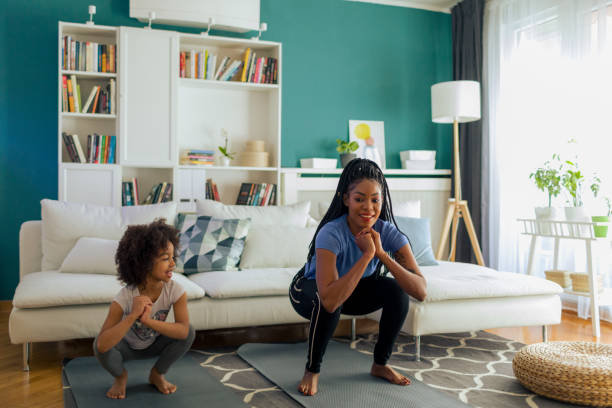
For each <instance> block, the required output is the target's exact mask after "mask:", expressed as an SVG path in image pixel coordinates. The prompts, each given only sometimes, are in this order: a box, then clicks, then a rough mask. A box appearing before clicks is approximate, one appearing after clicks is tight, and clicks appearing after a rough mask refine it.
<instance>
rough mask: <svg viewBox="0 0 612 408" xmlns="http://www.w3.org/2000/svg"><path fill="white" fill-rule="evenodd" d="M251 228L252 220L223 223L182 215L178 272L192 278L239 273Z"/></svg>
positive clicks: (178, 220)
mask: <svg viewBox="0 0 612 408" xmlns="http://www.w3.org/2000/svg"><path fill="white" fill-rule="evenodd" d="M250 225H251V219H250V218H246V219H220V218H214V217H209V216H202V215H201V216H198V215H197V214H182V213H179V215H178V217H177V226H176V227H177V229H178V230H179V251H178V258H177V261H176V269H177V272H184V273H185V275H190V274H192V273H197V272H208V271H226V270H234V269H237V268H236V265H238V262H240V256H241V255H242V250H243V249H244V241H245V239H246V236H247V233H248V232H249V226H250Z"/></svg>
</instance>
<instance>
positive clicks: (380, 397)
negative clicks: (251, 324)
mask: <svg viewBox="0 0 612 408" xmlns="http://www.w3.org/2000/svg"><path fill="white" fill-rule="evenodd" d="M307 350H308V347H307V345H306V343H296V344H254V343H249V344H245V345H243V346H241V347H240V348H239V349H238V355H239V356H240V357H242V358H243V359H244V360H246V361H247V362H248V363H249V364H250V365H252V366H253V367H255V368H256V369H257V371H259V372H260V373H261V374H263V375H264V376H265V377H266V378H268V379H269V380H270V381H272V382H273V383H275V384H276V385H278V386H279V387H281V388H282V389H283V391H285V392H286V393H287V394H289V396H291V398H293V399H295V400H296V401H297V402H299V403H300V404H302V405H303V406H305V407H307V408H315V407H334V408H336V407H350V408H359V407H363V408H371V407H389V408H394V407H397V408H400V407H401V408H418V407H427V408H438V407H439V408H454V407H463V408H464V407H466V406H468V405H466V404H464V403H463V402H461V401H459V400H458V399H457V398H455V397H452V396H450V395H447V394H444V393H442V392H441V391H437V390H435V389H433V388H431V387H429V386H427V385H425V384H423V383H422V382H420V381H417V380H415V379H414V378H412V377H410V376H408V377H409V378H410V380H411V381H412V384H410V385H408V386H399V385H394V384H390V383H389V382H387V381H385V380H383V379H380V378H376V377H373V376H371V375H370V368H371V366H372V357H371V356H367V355H364V354H362V353H359V352H357V351H355V350H351V349H350V348H349V345H348V344H343V343H339V342H336V341H331V342H330V343H329V345H328V346H327V350H326V352H325V357H324V359H323V365H322V368H321V377H320V379H319V392H318V393H317V394H316V395H314V396H311V397H306V396H303V395H302V394H301V393H300V392H299V391H298V390H297V386H298V383H299V381H300V379H301V378H302V374H303V373H304V366H305V364H306V353H307Z"/></svg>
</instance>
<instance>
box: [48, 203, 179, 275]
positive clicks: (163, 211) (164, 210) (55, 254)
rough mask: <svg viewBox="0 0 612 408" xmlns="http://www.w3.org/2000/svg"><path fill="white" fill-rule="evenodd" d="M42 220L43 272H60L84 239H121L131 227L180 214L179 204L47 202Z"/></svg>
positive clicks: (169, 219)
mask: <svg viewBox="0 0 612 408" xmlns="http://www.w3.org/2000/svg"><path fill="white" fill-rule="evenodd" d="M40 205H41V217H42V252H43V258H42V265H41V269H42V270H43V271H51V270H58V269H59V268H60V265H61V264H62V262H63V261H64V259H65V258H66V255H68V253H69V252H70V250H71V249H72V248H73V247H74V245H75V244H76V242H77V240H78V239H79V238H81V237H93V238H104V239H116V240H118V239H121V236H122V235H123V232H124V231H125V228H126V226H127V225H131V224H142V223H149V222H151V221H153V220H154V219H156V218H160V217H164V218H166V217H167V218H168V220H167V222H168V223H170V222H171V221H172V220H173V219H174V217H173V216H172V217H171V215H172V214H173V213H174V214H176V203H164V204H152V205H147V206H137V207H133V208H129V209H126V208H118V207H107V206H101V205H94V204H80V203H69V202H64V201H56V200H48V199H44V200H42V201H41V202H40Z"/></svg>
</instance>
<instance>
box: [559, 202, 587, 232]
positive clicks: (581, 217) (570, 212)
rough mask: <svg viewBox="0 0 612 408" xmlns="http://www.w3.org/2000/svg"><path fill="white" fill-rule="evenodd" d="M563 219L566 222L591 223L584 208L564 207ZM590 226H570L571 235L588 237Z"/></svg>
mask: <svg viewBox="0 0 612 408" xmlns="http://www.w3.org/2000/svg"><path fill="white" fill-rule="evenodd" d="M564 210H565V219H566V220H567V221H579V222H591V217H590V216H589V214H588V213H587V212H586V210H585V209H584V207H565V208H564ZM590 228H591V227H590V226H588V225H573V226H571V230H572V233H573V234H574V235H575V236H588V235H590V233H591V231H590Z"/></svg>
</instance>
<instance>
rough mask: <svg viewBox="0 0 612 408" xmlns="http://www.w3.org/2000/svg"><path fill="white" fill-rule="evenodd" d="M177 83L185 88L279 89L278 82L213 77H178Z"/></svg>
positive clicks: (266, 90) (265, 90) (263, 90)
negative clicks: (225, 79)
mask: <svg viewBox="0 0 612 408" xmlns="http://www.w3.org/2000/svg"><path fill="white" fill-rule="evenodd" d="M179 84H180V85H181V86H183V87H187V88H206V89H236V90H238V89H239V90H247V91H259V92H268V91H273V90H277V89H280V88H279V86H278V84H259V83H253V82H238V81H217V80H215V79H193V78H179Z"/></svg>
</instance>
